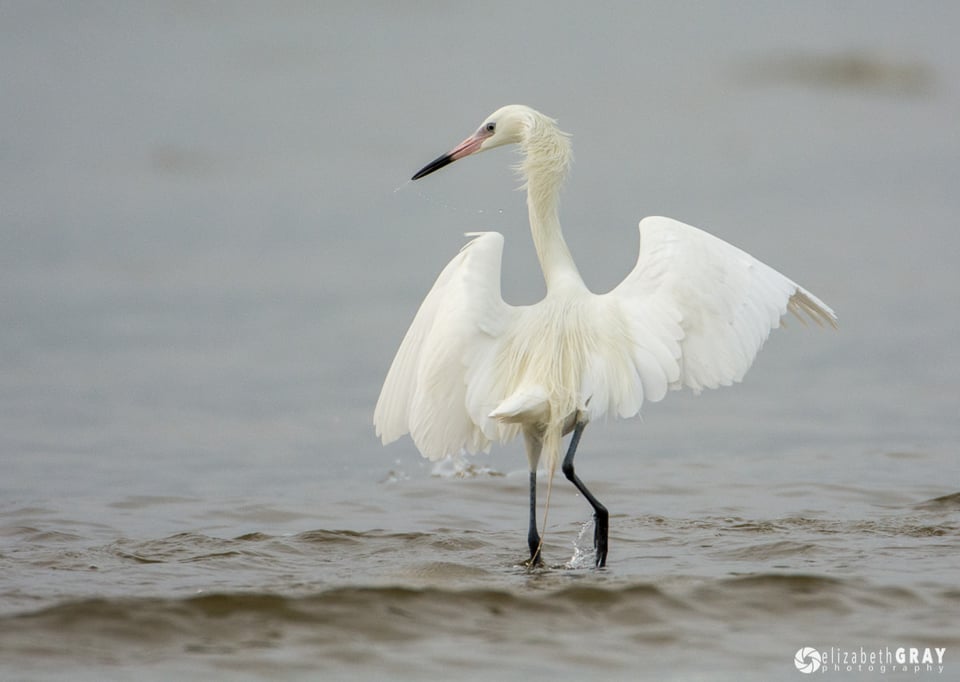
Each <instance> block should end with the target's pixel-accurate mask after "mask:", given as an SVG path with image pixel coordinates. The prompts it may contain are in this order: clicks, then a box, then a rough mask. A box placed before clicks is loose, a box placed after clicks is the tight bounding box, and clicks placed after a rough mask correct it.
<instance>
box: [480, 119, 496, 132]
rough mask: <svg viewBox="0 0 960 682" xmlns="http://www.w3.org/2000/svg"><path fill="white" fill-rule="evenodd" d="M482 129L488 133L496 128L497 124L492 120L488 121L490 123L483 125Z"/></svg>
mask: <svg viewBox="0 0 960 682" xmlns="http://www.w3.org/2000/svg"><path fill="white" fill-rule="evenodd" d="M483 129H484V130H486V131H487V132H488V133H492V132H494V131H495V130H496V129H497V124H496V122H494V121H490V123H488V124H486V125H485V126H483Z"/></svg>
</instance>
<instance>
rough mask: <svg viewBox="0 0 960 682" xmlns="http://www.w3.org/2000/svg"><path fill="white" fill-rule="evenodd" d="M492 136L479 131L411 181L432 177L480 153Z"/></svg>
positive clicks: (422, 169) (425, 168) (423, 169)
mask: <svg viewBox="0 0 960 682" xmlns="http://www.w3.org/2000/svg"><path fill="white" fill-rule="evenodd" d="M490 135H491V133H489V132H487V131H486V130H478V131H477V132H475V133H474V134H473V135H471V136H470V137H468V138H467V139H466V140H464V141H463V142H461V143H460V144H458V145H457V146H456V147H454V148H453V149H452V150H451V151H450V152H448V153H446V154H444V155H443V156H438V157H437V158H435V159H434V160H433V161H431V162H430V163H428V164H427V165H426V166H424V167H423V168H421V169H420V170H418V171H417V172H416V174H414V176H413V177H412V178H410V179H411V180H419V179H420V178H422V177H423V176H425V175H430V174H431V173H432V172H434V171H438V170H440V169H441V168H443V167H444V166H449V165H450V164H451V163H453V162H454V161H456V160H457V159H462V158H463V157H465V156H470V155H471V154H473V153H474V152H478V151H480V145H482V144H483V141H484V140H485V139H487V138H488V137H490Z"/></svg>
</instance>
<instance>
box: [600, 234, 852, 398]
mask: <svg viewBox="0 0 960 682" xmlns="http://www.w3.org/2000/svg"><path fill="white" fill-rule="evenodd" d="M605 297H609V298H610V299H612V300H615V301H616V302H617V303H618V304H619V307H620V310H621V311H622V314H623V316H624V319H625V321H626V323H627V324H628V325H630V336H631V338H632V340H633V344H634V349H633V353H634V357H635V358H636V360H635V366H636V371H637V373H638V377H639V378H640V379H644V378H645V374H646V375H650V374H651V372H652V370H651V369H650V367H651V366H653V367H654V368H655V369H656V365H659V369H658V370H657V371H658V372H659V371H662V372H663V374H665V375H666V379H667V384H668V385H669V387H670V388H674V389H676V388H682V387H683V386H688V387H690V388H691V389H693V390H694V391H695V392H699V391H701V390H703V389H704V388H716V387H717V386H726V385H729V384H731V383H733V382H737V381H740V380H741V379H743V376H744V374H746V372H747V370H748V369H749V368H750V365H751V364H753V360H754V358H755V357H756V355H757V352H758V351H759V350H760V348H761V346H762V345H763V342H764V341H765V340H766V339H767V337H768V336H769V335H770V331H771V330H773V329H776V328H777V327H779V326H780V318H781V317H783V316H784V315H785V314H786V313H787V312H788V311H789V312H791V313H793V314H794V315H796V316H797V317H798V318H800V319H801V320H805V317H806V318H809V319H811V320H813V321H814V322H816V323H817V324H819V325H824V324H826V325H830V326H832V327H836V326H837V317H836V315H835V314H834V312H833V311H832V310H831V309H830V308H829V307H828V306H827V305H826V304H825V303H824V302H823V301H821V300H820V299H819V298H817V297H816V296H814V295H813V294H811V293H810V292H809V291H807V290H805V289H803V288H802V287H800V286H798V285H797V284H796V283H795V282H792V281H791V280H789V279H787V278H786V277H784V276H783V275H781V274H780V273H779V272H777V271H776V270H774V269H773V268H771V267H769V266H767V265H765V264H763V263H761V262H760V261H758V260H757V259H756V258H754V257H753V256H751V255H749V254H747V253H745V252H743V251H741V250H740V249H738V248H737V247H735V246H733V245H731V244H728V243H727V242H725V241H723V240H722V239H719V238H717V237H714V236H713V235H711V234H708V233H706V232H703V231H702V230H698V229H697V228H695V227H691V226H690V225H686V224H684V223H681V222H679V221H676V220H673V219H671V218H662V217H650V218H644V219H643V220H642V221H641V222H640V256H639V258H638V259H637V265H636V267H635V268H634V269H633V271H632V272H631V273H630V274H629V275H627V277H626V278H625V279H624V281H623V282H621V283H620V284H619V285H618V286H617V287H616V288H615V289H613V290H612V291H611V292H609V293H608V294H606V295H605ZM665 351H666V352H668V353H669V354H670V355H672V356H673V362H671V361H670V359H669V357H666V358H665ZM663 374H661V375H660V376H663ZM645 383H646V382H645ZM651 383H653V384H654V385H662V384H663V382H662V380H659V381H656V380H655V381H653V382H651ZM662 393H663V392H662V391H657V392H656V394H651V393H650V392H649V391H648V392H647V396H646V397H647V399H648V400H658V399H660V398H662V397H663V395H662ZM620 414H621V416H627V415H624V414H623V412H622V411H620Z"/></svg>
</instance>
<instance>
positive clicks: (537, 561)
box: [523, 551, 543, 570]
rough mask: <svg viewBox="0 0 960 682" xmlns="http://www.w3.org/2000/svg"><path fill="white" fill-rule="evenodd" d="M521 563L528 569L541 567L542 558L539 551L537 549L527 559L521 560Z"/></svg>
mask: <svg viewBox="0 0 960 682" xmlns="http://www.w3.org/2000/svg"><path fill="white" fill-rule="evenodd" d="M523 565H524V566H525V567H526V568H527V569H529V570H533V569H535V568H541V567H542V566H543V559H542V558H541V556H540V552H539V551H537V552H536V553H535V554H533V555H532V556H531V557H530V558H529V559H527V560H526V561H524V562H523Z"/></svg>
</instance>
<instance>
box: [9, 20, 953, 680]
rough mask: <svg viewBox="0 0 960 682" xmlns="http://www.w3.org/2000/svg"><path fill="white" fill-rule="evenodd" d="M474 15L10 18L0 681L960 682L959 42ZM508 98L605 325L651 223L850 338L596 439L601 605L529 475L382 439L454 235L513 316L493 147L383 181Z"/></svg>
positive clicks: (879, 27) (892, 24)
mask: <svg viewBox="0 0 960 682" xmlns="http://www.w3.org/2000/svg"><path fill="white" fill-rule="evenodd" d="M482 9H483V11H478V9H477V8H476V7H473V6H470V7H469V8H467V7H466V6H464V7H459V6H457V5H456V4H441V5H437V6H432V5H429V6H428V5H424V6H420V5H417V6H413V5H394V4H383V5H380V4H378V3H366V4H361V5H359V6H356V7H353V6H350V7H348V6H347V5H345V4H344V5H335V4H330V3H320V4H316V3H283V4H280V5H276V6H274V5H271V6H270V8H269V9H267V7H266V5H263V6H257V5H242V4H227V5H224V4H203V3H187V4H183V3H178V4H171V3H141V4H139V5H137V6H133V5H126V4H123V5H121V4H115V5H110V4H109V3H106V4H100V5H89V4H75V5H64V6H54V5H37V4H33V3H7V4H6V5H4V6H2V7H0V36H2V40H0V88H2V90H3V92H4V96H3V98H2V99H0V118H2V120H4V121H5V125H4V126H3V130H2V131H0V240H2V241H0V328H2V330H3V332H2V334H0V679H4V680H7V679H10V680H61V679H70V680H128V679H138V680H140V679H143V680H152V679H156V680H166V679H171V678H177V677H179V678H182V679H198V680H199V679H203V680H209V679H223V680H247V679H249V680H261V679H264V680H265V679H370V680H382V679H409V680H433V679H436V680H439V679H467V680H472V679H475V680H481V679H484V680H486V679H547V678H551V679H553V678H559V679H595V678H597V679H599V678H603V679H618V680H619V679H624V680H626V679H657V680H660V679H676V680H692V679H705V680H706V679H710V680H712V679H723V680H744V679H756V680H772V679H805V676H804V675H803V674H802V673H801V672H799V670H798V664H797V663H795V657H796V656H797V655H798V653H802V652H801V650H802V649H803V648H805V647H812V648H813V649H814V650H815V651H816V653H817V654H818V655H819V656H820V661H821V662H820V663H818V665H819V666H820V670H819V672H820V673H821V674H825V675H827V676H829V677H832V678H834V679H837V678H843V679H910V680H914V679H931V678H936V679H956V678H957V677H958V675H960V667H958V666H960V663H958V660H960V635H958V633H960V588H958V578H960V559H958V557H960V492H958V490H960V461H958V457H957V444H958V442H960V399H958V395H960V353H958V352H957V350H956V342H955V339H957V338H958V337H960V324H958V320H960V316H958V314H957V312H956V311H957V310H960V275H958V271H957V268H956V263H955V261H956V254H958V253H960V231H958V230H957V216H958V215H960V210H958V209H960V195H958V193H957V192H956V178H957V177H960V167H958V166H960V163H958V159H960V136H958V135H957V132H956V113H957V111H958V110H960V97H958V91H957V87H956V83H958V82H960V73H958V65H960V54H958V48H957V42H956V40H955V36H954V35H953V33H952V32H951V31H952V28H951V27H952V26H956V25H957V20H958V19H960V16H956V15H957V8H956V7H955V6H954V5H953V4H950V3H944V4H942V5H939V4H937V3H926V4H922V5H917V6H911V7H910V8H909V12H907V11H906V10H905V9H904V6H902V5H900V4H896V3H882V2H879V3H878V2H870V3H846V4H844V5H842V6H837V5H835V4H834V3H824V4H823V5H818V4H813V3H807V4H804V5H803V6H802V7H800V6H796V5H777V4H775V3H765V4H763V5H757V6H746V5H744V6H742V7H739V8H738V9H737V11H735V12H734V11H732V10H731V9H730V8H729V7H727V6H725V5H724V6H721V5H717V6H716V7H714V6H712V5H707V6H702V5H697V6H696V7H694V6H688V5H685V4H682V3H676V4H671V5H669V7H668V6H666V5H661V4H650V5H646V4H632V5H630V6H622V7H618V8H616V9H615V11H614V9H610V10H609V16H607V15H605V11H607V10H601V9H597V8H586V7H581V6H580V5H579V4H577V3H572V4H570V5H569V6H566V4H565V3H550V4H536V3H535V4H524V3H520V4H519V5H518V4H516V3H513V4H507V3H493V4H490V3H486V4H485V5H484V6H483V8H482ZM511 101H519V102H525V103H529V104H531V105H533V106H536V107H538V108H541V109H543V110H544V111H546V112H547V113H550V114H551V115H555V116H557V117H558V118H559V119H560V121H561V124H562V126H563V127H564V128H565V129H567V130H570V131H571V132H573V133H574V135H575V136H574V148H575V152H576V155H577V162H576V166H575V169H574V173H573V177H572V178H571V181H570V183H569V184H570V186H569V188H568V190H567V193H566V195H565V197H564V204H563V220H564V223H565V226H566V231H567V236H568V241H569V243H570V246H571V250H572V251H573V252H574V254H575V257H576V258H577V260H578V263H579V264H580V266H581V270H582V271H583V274H584V276H585V278H586V279H587V281H588V283H590V284H591V286H593V287H594V288H596V289H597V290H605V289H608V288H610V287H611V286H613V285H614V284H615V283H616V282H617V281H618V280H619V279H620V278H621V277H622V276H623V274H624V273H626V272H627V271H628V270H629V268H630V267H631V266H632V263H633V261H634V259H635V253H636V232H635V225H636V222H637V221H638V220H639V218H640V217H642V216H643V215H648V214H667V215H672V216H675V217H677V218H679V219H682V220H685V221H688V222H691V223H693V224H697V225H700V226H703V227H705V228H707V229H709V230H711V231H713V232H715V233H717V234H718V235H720V236H722V237H723V238H725V239H728V240H729V241H732V242H734V243H736V244H738V245H739V246H742V247H743V248H745V249H746V250H748V251H750V252H752V253H754V254H755V255H756V256H758V257H759V258H761V259H763V260H765V261H767V262H769V263H771V264H773V265H774V266H775V267H777V268H778V269H782V270H783V271H784V272H785V273H787V274H788V275H789V276H791V277H792V278H795V279H797V280H798V281H799V282H801V283H802V284H803V285H804V286H806V287H808V288H809V289H811V290H812V291H814V292H815V293H817V295H819V296H821V297H822V298H824V300H826V301H828V302H829V303H830V304H831V305H832V306H833V307H835V309H836V310H837V312H838V314H839V315H840V319H841V328H840V330H839V331H838V332H827V331H824V330H816V329H806V328H804V327H802V326H801V325H799V324H791V325H790V326H789V327H788V329H786V330H785V331H779V332H777V333H775V334H774V336H773V337H772V338H771V340H770V341H769V342H768V344H767V347H766V348H765V349H764V350H763V352H762V353H761V355H760V357H759V359H758V361H757V363H756V365H755V367H754V368H753V370H752V371H751V373H750V374H749V375H748V377H747V380H746V382H745V383H744V384H742V385H738V386H736V387H731V388H728V389H723V390H721V391H714V392H709V393H706V394H704V395H701V396H699V397H693V396H689V395H685V394H673V395H671V396H669V397H668V399H667V400H665V401H664V402H663V403H659V404H655V405H648V406H646V408H645V410H644V418H643V419H642V420H640V419H637V420H632V421H629V422H609V423H605V424H604V423H598V424H591V425H590V427H589V428H588V429H587V431H586V433H585V436H584V440H583V443H582V445H581V450H580V454H579V455H578V473H579V474H580V475H581V477H582V478H583V479H584V480H585V481H586V482H587V484H588V485H589V486H590V487H591V489H592V490H593V491H594V492H595V493H596V494H597V496H598V497H599V498H600V499H601V500H602V501H603V502H604V503H605V504H606V505H607V507H608V508H609V509H610V512H611V536H610V542H611V548H610V556H609V561H608V567H607V568H606V569H604V570H599V571H597V570H593V569H591V568H590V565H591V558H592V551H593V550H592V547H591V542H592V540H591V538H592V532H593V528H592V519H591V517H590V512H589V507H588V505H587V504H586V503H585V502H584V500H583V499H582V498H581V497H579V496H578V495H577V494H576V492H575V491H574V490H573V488H572V487H571V486H569V485H568V484H567V482H566V481H565V480H563V479H562V477H558V480H557V481H555V483H556V485H555V487H554V489H553V496H552V499H551V510H550V516H549V519H548V524H547V529H546V534H545V545H544V556H545V559H546V566H544V567H543V568H541V569H537V570H533V571H531V570H528V569H526V568H525V567H524V566H523V564H522V562H523V560H524V559H525V547H526V511H527V510H526V495H527V474H526V471H525V457H524V456H523V454H522V448H521V446H520V444H517V443H515V444H512V445H511V446H508V447H504V448H497V449H495V450H494V452H493V453H491V454H490V455H488V456H482V457H477V458H471V459H469V460H456V461H451V462H445V463H441V464H439V465H433V464H431V463H428V462H426V461H424V460H423V459H421V458H420V457H419V455H418V454H417V452H416V451H415V449H414V448H413V446H412V445H411V443H410V442H409V441H408V440H403V441H400V442H398V443H395V444H393V445H391V446H389V447H387V448H383V447H382V446H381V445H380V444H379V442H377V440H376V438H375V437H374V435H373V433H372V427H371V426H370V419H371V414H372V408H373V404H374V403H375V401H376V396H377V393H378V391H379V388H380V382H381V381H382V378H383V376H384V374H385V371H386V369H387V367H388V365H389V362H390V359H391V358H392V354H393V352H394V351H395V350H396V347H397V345H398V343H399V341H400V339H401V337H402V335H403V332H404V330H405V328H406V325H407V324H408V323H409V320H410V319H411V317H412V315H413V313H414V311H415V310H416V307H417V305H418V304H419V301H420V300H421V298H422V296H423V294H424V292H425V291H426V290H427V289H428V287H429V285H430V283H431V282H432V281H433V279H434V277H435V276H436V274H437V273H438V272H439V270H440V269H441V268H442V266H443V264H444V263H445V262H446V261H447V260H448V259H449V258H450V257H451V256H452V255H453V254H454V253H456V251H457V249H458V248H459V246H460V245H461V244H462V242H463V237H462V236H461V234H462V233H463V232H465V231H473V230H481V229H496V230H499V231H502V232H504V233H505V234H506V236H507V249H506V253H505V262H504V290H505V295H506V296H507V298H508V299H510V300H511V301H515V302H524V301H532V300H535V299H536V298H537V297H538V296H539V295H540V294H541V293H542V282H541V281H540V279H539V274H538V272H537V271H536V269H535V267H534V266H533V264H534V260H533V252H532V248H531V245H530V243H529V241H530V240H529V237H528V236H527V233H526V214H525V209H524V206H523V197H522V195H521V194H520V193H517V192H513V191H512V187H513V184H514V180H513V179H512V178H510V177H509V174H508V173H507V171H505V167H506V166H507V165H508V164H509V163H511V162H512V160H513V158H512V157H511V156H510V154H509V153H508V152H503V153H501V154H499V155H497V154H491V155H489V156H486V155H485V156H484V157H481V158H477V159H471V161H474V163H472V164H468V163H465V164H464V165H463V166H460V164H457V166H454V167H452V168H451V169H450V170H449V171H447V172H445V173H443V174H437V176H436V177H434V176H431V179H430V182H420V183H417V184H415V185H412V184H407V183H405V178H407V177H409V175H410V173H411V172H412V171H413V170H415V169H416V168H418V167H420V165H422V163H423V162H425V161H428V160H429V159H431V158H434V157H435V156H436V155H437V154H439V153H440V152H442V151H444V150H445V149H448V148H449V147H450V145H451V144H453V143H455V142H456V141H457V140H459V139H461V138H462V137H463V135H464V134H465V133H466V132H467V131H469V130H470V129H471V128H472V127H473V126H474V125H475V124H476V123H477V122H478V121H479V120H480V119H481V117H482V116H484V115H485V114H486V113H488V112H489V111H492V110H493V109H495V108H497V107H498V106H500V105H502V104H505V103H508V102H511ZM544 479H545V477H542V479H541V480H544ZM911 649H914V650H916V652H917V656H918V660H919V659H920V658H922V655H923V653H924V652H925V651H926V650H928V649H929V650H930V651H932V652H935V651H936V650H938V649H939V650H945V652H944V654H943V661H942V663H941V662H939V661H938V662H936V663H935V664H931V667H930V668H929V669H928V668H927V667H926V666H927V664H926V663H924V664H920V663H917V664H915V665H916V667H914V664H913V663H910V662H909V661H907V662H905V663H902V664H901V663H898V653H897V652H898V651H901V652H904V656H907V657H908V658H909V652H910V650H911ZM860 651H864V652H874V653H876V654H877V656H878V657H879V658H878V659H877V662H876V663H869V664H867V665H866V666H865V667H862V669H856V670H855V669H852V668H851V669H850V670H847V669H846V668H845V666H844V664H840V663H838V664H836V665H840V666H841V667H840V668H833V667H831V666H833V665H835V663H834V662H833V659H831V656H834V655H839V656H840V658H841V659H842V655H843V654H846V655H848V657H849V654H851V653H856V654H859V652H860ZM810 660H812V659H810V657H809V654H808V655H807V658H806V659H804V658H803V657H802V656H801V659H800V666H802V665H804V664H805V662H809V661H810ZM940 665H943V666H944V667H943V668H942V669H940V667H939V666H940ZM870 666H873V667H870ZM868 668H869V669H868ZM824 671H825V672H824Z"/></svg>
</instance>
